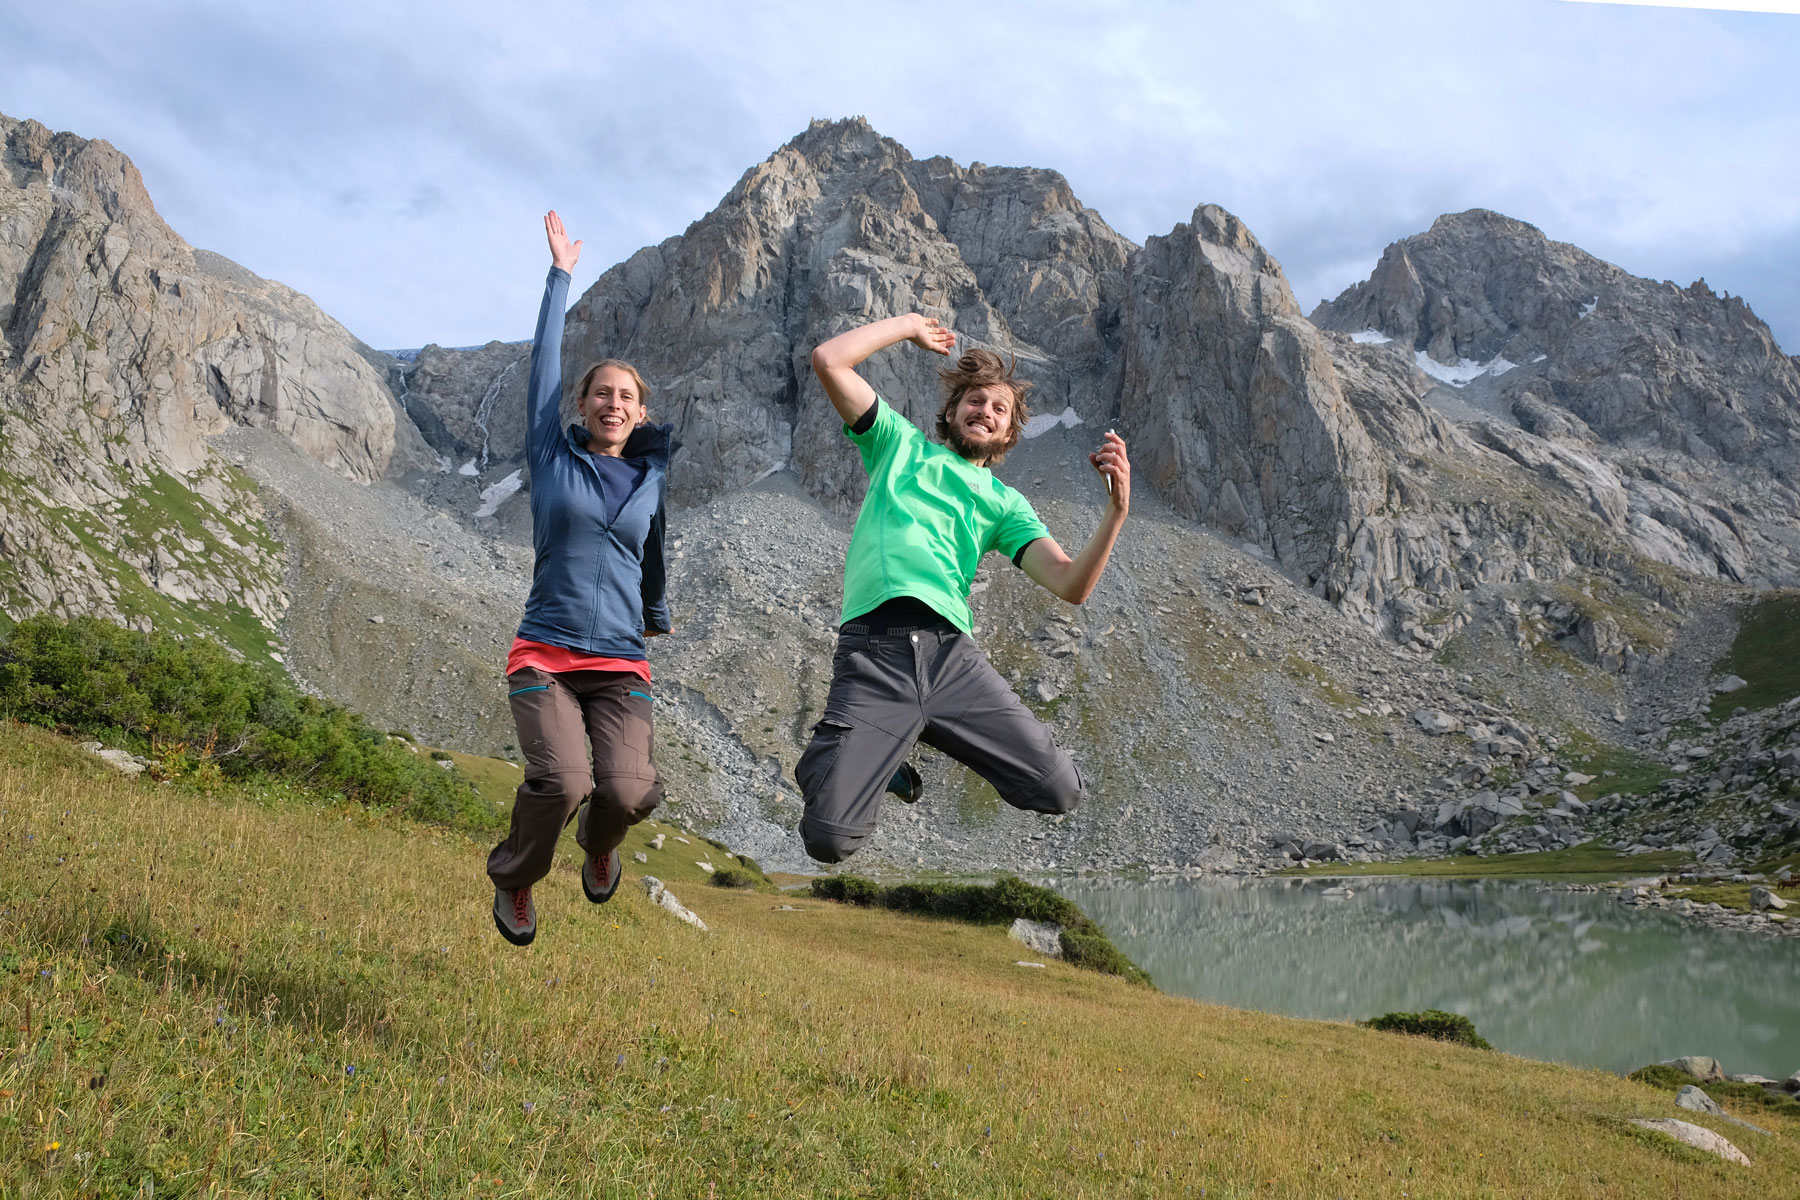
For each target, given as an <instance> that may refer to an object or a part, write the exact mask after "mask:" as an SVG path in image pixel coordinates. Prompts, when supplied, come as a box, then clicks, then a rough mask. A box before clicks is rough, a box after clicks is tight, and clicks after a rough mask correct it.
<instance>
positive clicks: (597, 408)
mask: <svg viewBox="0 0 1800 1200" xmlns="http://www.w3.org/2000/svg"><path fill="white" fill-rule="evenodd" d="M579 411H580V413H581V421H582V424H584V425H586V426H587V431H588V437H589V439H590V441H589V442H588V449H590V450H592V451H593V452H594V453H595V454H611V455H616V454H618V453H619V452H620V451H622V450H624V448H625V439H627V438H629V437H630V436H631V431H632V430H634V429H636V428H637V427H638V426H639V425H641V424H643V423H644V419H645V417H646V415H647V414H646V412H645V410H644V399H643V397H642V396H640V395H638V384H637V380H636V379H635V378H633V376H632V374H631V372H630V371H626V370H621V369H620V368H618V367H601V368H600V369H599V370H597V371H595V372H594V377H593V378H592V379H590V380H588V386H587V392H586V393H585V394H584V395H583V396H582V397H581V400H580V403H579Z"/></svg>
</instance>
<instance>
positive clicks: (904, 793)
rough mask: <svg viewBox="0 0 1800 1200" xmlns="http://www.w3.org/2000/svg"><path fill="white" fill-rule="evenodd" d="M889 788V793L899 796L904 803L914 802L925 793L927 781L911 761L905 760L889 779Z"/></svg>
mask: <svg viewBox="0 0 1800 1200" xmlns="http://www.w3.org/2000/svg"><path fill="white" fill-rule="evenodd" d="M887 790H888V794H889V795H891V796H898V797H899V798H900V802H901V803H902V804H912V803H914V802H916V801H917V800H918V798H919V797H920V796H922V795H924V794H925V781H924V780H923V779H921V778H919V773H918V771H916V770H914V769H913V765H912V764H911V763H909V762H903V763H901V764H900V766H899V767H898V768H897V769H896V770H895V771H894V777H893V778H892V779H889V780H888V785H887Z"/></svg>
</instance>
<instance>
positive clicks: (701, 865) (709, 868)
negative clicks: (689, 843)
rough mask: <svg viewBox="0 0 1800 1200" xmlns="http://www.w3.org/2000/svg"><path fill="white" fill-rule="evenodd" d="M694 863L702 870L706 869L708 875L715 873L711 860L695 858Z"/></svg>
mask: <svg viewBox="0 0 1800 1200" xmlns="http://www.w3.org/2000/svg"><path fill="white" fill-rule="evenodd" d="M694 865H695V866H696V867H699V868H700V869H701V870H702V871H705V872H706V873H707V874H708V875H711V874H712V873H713V865H712V864H711V863H709V862H701V861H700V860H699V859H695V860H694Z"/></svg>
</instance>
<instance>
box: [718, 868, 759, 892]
mask: <svg viewBox="0 0 1800 1200" xmlns="http://www.w3.org/2000/svg"><path fill="white" fill-rule="evenodd" d="M762 882H763V881H762V880H761V879H760V878H758V877H757V876H755V875H752V874H751V873H750V872H748V871H740V870H738V869H737V868H736V867H720V868H719V869H718V870H716V871H714V872H713V873H712V885H713V886H714V887H722V888H742V889H744V890H746V891H750V890H754V889H756V888H759V887H761V886H762Z"/></svg>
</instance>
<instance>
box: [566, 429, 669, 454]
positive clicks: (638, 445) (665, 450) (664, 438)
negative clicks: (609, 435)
mask: <svg viewBox="0 0 1800 1200" xmlns="http://www.w3.org/2000/svg"><path fill="white" fill-rule="evenodd" d="M674 432H675V427H674V426H673V425H651V424H648V423H645V424H643V425H639V426H638V427H637V428H636V429H633V430H632V431H631V434H630V436H628V437H627V438H626V439H625V449H624V451H623V456H624V457H625V458H650V459H655V460H657V461H659V462H662V463H667V462H668V461H669V447H670V444H671V440H672V438H673V435H674ZM592 437H593V435H592V434H590V433H589V432H588V427H587V426H586V425H570V426H569V440H570V441H571V442H573V443H575V444H576V445H577V446H579V447H581V448H582V449H583V450H585V449H587V444H588V442H589V441H590V440H591V439H592Z"/></svg>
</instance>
